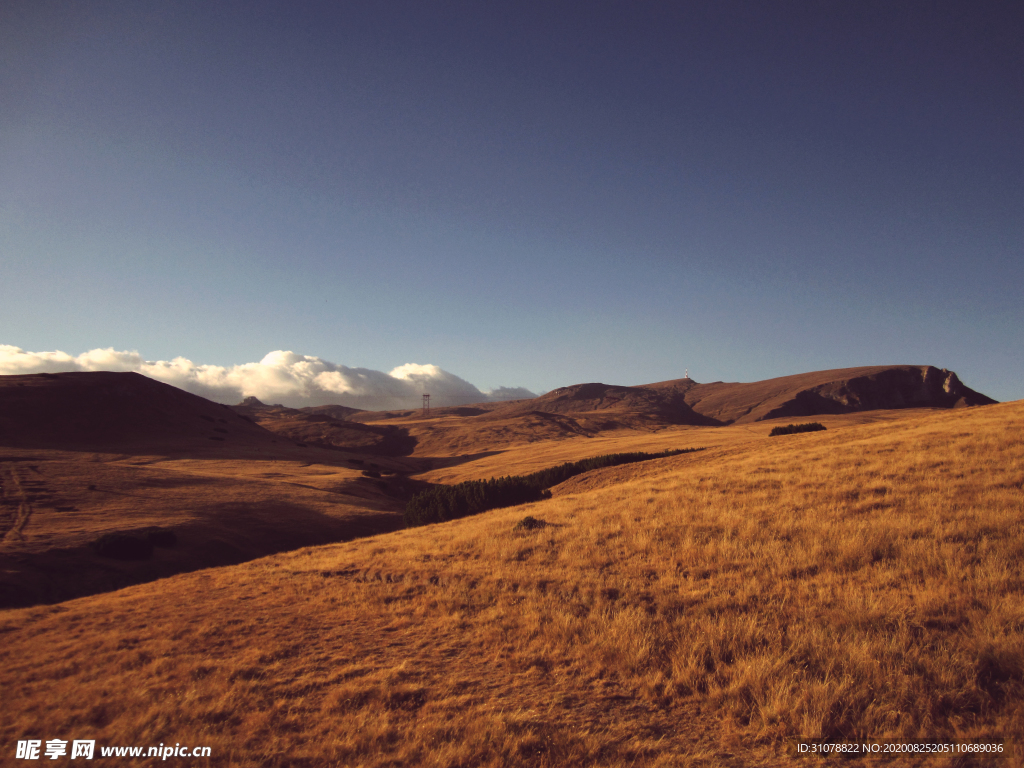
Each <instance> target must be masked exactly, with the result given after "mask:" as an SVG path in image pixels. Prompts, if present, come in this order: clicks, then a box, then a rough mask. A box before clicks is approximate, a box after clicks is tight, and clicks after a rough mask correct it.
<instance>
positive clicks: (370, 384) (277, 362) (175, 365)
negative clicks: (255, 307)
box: [0, 344, 533, 410]
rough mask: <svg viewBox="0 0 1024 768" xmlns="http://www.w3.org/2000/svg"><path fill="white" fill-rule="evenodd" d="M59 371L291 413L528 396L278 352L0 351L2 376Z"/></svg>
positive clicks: (418, 370) (449, 377)
mask: <svg viewBox="0 0 1024 768" xmlns="http://www.w3.org/2000/svg"><path fill="white" fill-rule="evenodd" d="M65 371H136V372H138V373H141V374H143V375H145V376H149V377H150V378H153V379H157V380H158V381H162V382H165V383H167V384H171V385H173V386H175V387H179V388H180V389H184V390H186V391H188V392H192V393H194V394H197V395H201V396H202V397H206V398H209V399H210V400H215V401H217V402H221V403H237V402H240V401H241V400H242V398H245V397H249V396H253V397H257V398H259V399H260V400H262V401H263V402H265V403H282V404H284V405H288V406H291V407H293V408H300V407H303V406H307V405H335V404H336V405H348V406H351V407H353V408H364V409H367V410H382V409H390V408H415V407H418V406H419V405H420V403H421V401H422V395H423V394H424V393H427V394H429V395H430V402H431V404H432V405H434V406H435V407H436V406H445V405H464V404H467V403H480V402H484V401H486V400H492V399H493V400H508V399H513V398H521V397H533V393H532V392H530V391H529V390H526V389H523V388H522V387H515V388H509V387H499V388H498V389H496V390H493V391H491V392H483V391H481V390H479V389H477V388H476V387H474V386H473V385H472V384H470V383H469V382H468V381H466V380H465V379H460V378H459V377H458V376H456V375H454V374H452V373H448V372H447V371H444V370H442V369H440V368H438V367H437V366H436V365H419V364H416V363H406V364H405V365H401V366H399V367H397V368H395V369H394V370H392V371H391V372H390V373H384V372H383V371H374V370H370V369H369V368H349V367H347V366H344V365H337V364H335V363H331V362H328V361H327V360H323V359H321V358H319V357H312V356H309V355H298V354H296V353H294V352H285V351H282V350H278V351H275V352H271V353H270V354H268V355H267V356H266V357H264V358H263V359H262V360H260V361H259V362H258V363H244V364H242V365H233V366H230V367H224V366H220V365H197V364H196V363H193V362H192V361H191V360H189V359H187V358H184V357H176V358H174V359H173V360H170V361H168V360H157V361H147V360H143V359H142V357H141V356H140V355H139V353H138V352H118V351H117V350H115V349H113V348H112V347H111V348H107V349H92V350H89V351H88V352H84V353H82V354H80V355H78V356H77V357H73V356H71V355H69V354H66V353H64V352H60V351H55V352H26V351H24V350H22V349H21V348H19V347H14V346H10V345H4V344H0V375H16V374H27V373H61V372H65Z"/></svg>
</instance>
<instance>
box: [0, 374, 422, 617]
mask: <svg viewBox="0 0 1024 768" xmlns="http://www.w3.org/2000/svg"><path fill="white" fill-rule="evenodd" d="M413 468H414V467H411V466H410V465H409V464H408V463H402V462H394V461H390V460H389V459H387V458H384V457H377V456H374V457H373V458H372V460H371V459H369V458H364V456H363V454H359V453H350V452H349V453H346V452H341V451H325V450H319V449H317V448H310V447H303V446H301V445H296V444H295V443H294V442H293V441H292V440H291V439H288V438H287V437H286V436H282V435H277V434H274V433H273V432H270V431H268V430H266V429H264V428H263V427H261V426H259V425H257V424H255V423H253V422H252V421H251V420H249V419H247V418H244V417H243V415H240V414H238V413H235V412H234V411H232V410H231V409H229V408H227V407H226V406H222V405H218V404H216V403H212V402H210V401H208V400H205V399H203V398H201V397H197V396H195V395H191V394H189V393H187V392H183V391H181V390H179V389H176V388H174V387H171V386H168V385H166V384H161V383H159V382H156V381H153V380H152V379H149V378H146V377H144V376H140V375H138V374H135V373H62V374H52V375H46V374H40V375H33V376H4V377H0V607H8V606H13V605H30V604H33V603H37V602H56V601H60V600H65V599H67V598H69V597H74V596H78V595H85V594H92V593H95V592H99V591H105V590H110V589H116V588H119V587H122V586H125V585H127V584H134V583H139V582H142V581H149V580H152V579H155V578H160V577H163V576H168V575H170V574H173V573H180V572H182V571H187V570H194V569H197V568H206V567H210V566H217V565H224V564H226V563H237V562H241V561H244V560H248V559H251V558H253V557H257V556H262V555H266V554H269V553H271V552H280V551H282V550H287V549H295V548H297V547H301V546H306V545H310V544H321V543H326V542H333V541H341V540H345V539H349V538H352V537H355V536H364V535H368V534H371V533H377V532H380V531H387V530H394V529H395V528H397V527H399V526H400V525H401V511H402V509H403V508H404V504H405V499H406V498H408V496H409V495H410V494H411V493H412V492H413V491H414V490H415V489H416V488H418V487H419V486H418V485H416V483H415V482H414V481H410V480H408V479H407V478H406V477H405V475H407V474H408V472H409V471H410V470H411V469H413ZM365 470H372V471H373V472H375V473H377V475H378V477H377V478H371V477H365V476H364V471H365ZM381 473H384V474H385V477H380V474H381ZM152 529H157V530H158V531H159V532H161V533H160V535H159V536H158V540H162V541H165V542H168V541H169V542H172V543H171V545H169V546H157V547H155V548H154V547H152V546H149V545H148V544H147V542H149V540H150V539H151V538H152V537H153V536H154V533H153V531H152ZM161 536H162V538H161ZM110 537H118V538H119V540H120V541H122V542H124V541H126V540H127V541H128V542H129V550H130V551H121V552H120V554H118V552H117V551H116V548H115V550H110V549H109V548H107V549H104V548H102V547H100V544H101V543H102V541H103V540H109V539H110ZM132 542H134V543H132ZM98 547H99V548H98Z"/></svg>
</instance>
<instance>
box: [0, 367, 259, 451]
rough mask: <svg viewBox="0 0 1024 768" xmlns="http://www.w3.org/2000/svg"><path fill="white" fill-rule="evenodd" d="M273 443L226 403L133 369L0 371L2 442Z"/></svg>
mask: <svg viewBox="0 0 1024 768" xmlns="http://www.w3.org/2000/svg"><path fill="white" fill-rule="evenodd" d="M276 443H277V438H275V436H274V435H272V434H270V433H269V432H267V431H266V430H265V429H263V428H262V427H259V426H257V425H256V424H254V423H252V422H251V421H249V420H247V419H243V418H242V417H241V416H240V415H239V414H237V413H235V412H234V411H232V410H231V409H230V408H228V407H227V406H225V405H219V404H217V403H212V402H210V401H209V400H206V399H205V398H202V397H198V396H196V395H193V394H190V393H188V392H185V391H183V390H180V389H178V388H177V387H172V386H170V385H169V384H163V383H161V382H159V381H154V380H153V379H150V378H148V377H146V376H142V375H141V374H138V373H113V372H94V373H39V374H33V375H29V376H0V445H9V446H21V447H27V448H57V449H62V450H68V449H114V450H118V451H127V450H136V451H144V450H153V451H166V450H182V449H192V450H204V451H210V450H213V451H216V450H220V449H222V448H225V449H228V450H230V449H231V448H232V447H236V446H240V445H245V446H247V447H250V448H257V447H262V448H266V449H270V448H271V447H272V446H274V445H276Z"/></svg>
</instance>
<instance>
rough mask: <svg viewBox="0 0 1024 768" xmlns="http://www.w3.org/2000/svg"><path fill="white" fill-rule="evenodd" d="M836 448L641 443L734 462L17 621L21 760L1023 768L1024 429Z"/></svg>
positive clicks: (923, 427) (655, 472) (1009, 407)
mask: <svg viewBox="0 0 1024 768" xmlns="http://www.w3.org/2000/svg"><path fill="white" fill-rule="evenodd" d="M818 420H821V421H823V422H824V419H818ZM825 423H827V424H828V426H829V430H828V431H826V432H819V433H811V434H803V435H789V436H784V437H777V438H771V439H767V438H765V439H760V437H758V439H752V440H746V441H740V440H736V441H732V442H730V441H725V442H718V443H716V442H714V441H715V440H716V438H714V437H713V436H714V435H715V434H716V431H715V430H707V431H706V432H705V431H704V430H695V429H690V430H689V431H688V432H687V433H686V439H685V441H684V440H682V439H681V437H680V439H679V440H678V441H677V442H676V443H675V444H674V445H668V444H667V443H668V439H667V438H668V437H669V433H657V434H656V435H653V436H651V439H650V440H649V441H648V442H647V443H644V442H643V440H642V439H640V437H636V439H634V438H633V437H630V438H629V441H628V442H624V443H623V445H619V446H617V447H616V448H615V449H614V450H664V449H665V448H666V447H692V446H695V445H703V444H706V445H708V446H709V449H708V450H707V451H704V452H701V453H697V454H688V455H684V456H678V457H672V458H666V459H661V460H657V461H652V462H645V463H643V464H637V465H629V466H628V467H614V468H610V469H607V470H599V471H597V472H595V473H591V474H590V475H586V476H582V477H579V478H573V479H572V480H570V481H568V483H566V484H565V485H564V486H563V487H560V488H556V489H555V494H556V495H555V498H554V499H552V500H549V501H543V502H538V503H536V504H531V505H525V506H522V507H514V508H507V509H501V510H495V511H492V512H488V513H485V514H482V515H480V516H477V517H474V518H467V519H463V520H458V521H454V522H451V523H445V524H441V525H436V526H428V527H425V528H418V529H414V530H408V531H402V532H398V533H393V534H388V535H382V536H377V537H373V538H368V539H362V540H358V541H352V542H348V543H344V544H337V545H330V546H326V547H319V548H310V549H305V550H300V551H298V552H293V553H289V554H283V555H276V556H273V557H269V558H264V559H262V560H257V561H253V562H250V563H247V564H243V565H239V566H232V567H228V568H221V569H213V570H207V571H200V572H197V573H192V574H186V575H180V576H175V577H173V578H169V579H164V580H162V581H158V582H154V583H150V584H146V585H143V586H139V587H133V588H130V589H126V590H122V591H120V592H116V593H111V594H108V595H100V596H96V597H91V598H83V599H81V600H76V601H72V602H68V603H63V604H61V605H57V606H49V607H40V608H32V609H23V610H16V611H7V612H4V613H2V614H0V638H2V641H0V660H2V664H0V690H2V692H3V701H4V704H3V717H2V719H0V725H2V746H0V749H2V750H3V753H2V755H0V759H2V760H3V761H8V760H10V761H11V762H13V760H12V759H11V758H13V755H14V742H15V741H16V740H18V739H26V738H41V739H47V738H61V739H69V740H70V739H93V738H95V739H96V740H97V742H98V743H99V744H125V745H132V744H137V745H151V744H152V745H156V744H158V743H161V742H163V743H175V742H179V743H182V744H190V745H202V746H210V747H212V751H213V757H212V758H210V759H209V760H208V761H207V762H208V764H210V765H225V766H229V765H238V766H292V765H308V766H319V765H325V766H327V765H348V766H367V767H369V766H405V765H429V766H464V767H465V768H469V767H470V766H499V765H531V766H569V765H594V766H621V767H622V768H627V767H628V766H677V765H789V764H792V763H793V762H795V760H796V758H794V757H792V756H790V754H789V753H788V751H787V750H788V749H789V745H790V742H791V740H792V739H795V738H822V737H824V738H851V739H857V740H865V739H870V740H878V741H884V740H901V741H911V740H912V741H918V740H921V741H933V740H936V739H942V740H944V741H950V740H995V739H1004V740H1007V741H1008V742H1017V744H1018V746H1016V747H1015V749H1016V752H1015V755H1016V756H1015V757H1013V758H1011V760H1010V761H1009V762H1008V763H1002V764H1020V763H1021V758H1020V750H1021V747H1020V746H1019V744H1020V742H1021V738H1022V736H1024V595H1022V592H1024V576H1022V572H1021V563H1022V561H1024V490H1022V487H1024V403H1022V402H1017V403H1008V404H1002V405H995V406H986V407H982V408H973V409H965V410H957V411H948V412H928V413H920V412H917V413H911V412H908V413H907V414H906V416H905V417H904V418H898V417H895V416H894V417H893V418H889V419H884V420H878V421H873V422H871V421H864V420H862V421H860V422H857V421H854V420H849V421H848V422H846V423H845V424H843V423H842V420H841V419H838V420H836V421H835V423H833V422H831V421H830V422H825ZM760 426H761V425H757V427H758V428H760ZM769 429H770V425H766V426H764V428H763V431H764V433H765V434H766V433H767V431H768V430H769ZM702 433H704V434H705V435H706V436H707V437H708V440H701V439H700V437H701V434H702ZM719 434H723V433H719ZM612 442H614V441H612ZM610 444H611V443H609V445H610ZM542 445H543V444H541V446H538V447H542ZM524 450H525V449H524ZM564 450H566V449H565V448H564V447H553V448H551V449H550V452H551V454H552V456H554V455H556V454H557V455H561V453H560V452H562V451H564ZM607 452H611V450H603V449H602V450H598V451H594V452H593V454H592V455H597V454H599V453H607ZM542 455H543V454H542ZM523 456H524V457H525V456H526V454H525V453H524V454H523ZM576 458H579V456H577V457H576ZM490 459H494V460H495V461H497V457H490ZM490 459H489V460H490ZM563 460H565V459H559V460H555V461H552V462H551V463H552V464H557V463H560V461H563ZM530 464H531V462H530V461H528V460H526V459H525V458H523V460H522V461H520V462H519V463H518V464H516V463H513V462H510V461H506V463H505V466H522V467H524V471H532V470H533V469H536V468H539V467H532V466H529V465H530ZM485 469H486V468H485ZM459 471H460V472H466V473H468V472H469V471H470V465H468V464H467V465H463V469H460V470H459ZM475 471H478V472H479V471H483V470H481V469H480V467H477V468H476V470H475ZM509 473H511V472H507V471H506V472H500V474H509ZM484 474H487V473H486V472H484ZM461 479H471V478H469V477H453V478H451V479H450V480H449V481H458V480H461ZM527 515H530V516H533V517H535V518H539V519H541V520H543V521H545V522H546V523H547V525H546V526H544V527H542V528H540V529H535V530H520V529H517V528H516V523H517V522H518V521H520V520H522V519H523V518H524V517H525V516H527ZM200 762H202V761H196V763H197V764H199V763H200ZM903 762H904V763H905V764H913V763H914V759H913V758H907V759H905V760H904V761H903ZM181 764H184V763H181ZM800 764H807V765H814V764H822V762H821V761H817V760H816V759H812V758H804V759H803V760H801V761H800ZM920 764H922V765H925V764H926V765H934V766H940V765H953V764H956V765H960V764H968V763H954V762H953V761H951V760H949V759H945V758H932V759H927V760H921V761H920Z"/></svg>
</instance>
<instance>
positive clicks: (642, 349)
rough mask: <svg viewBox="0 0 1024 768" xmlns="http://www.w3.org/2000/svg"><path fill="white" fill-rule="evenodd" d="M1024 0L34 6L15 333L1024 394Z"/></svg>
mask: <svg viewBox="0 0 1024 768" xmlns="http://www.w3.org/2000/svg"><path fill="white" fill-rule="evenodd" d="M1022 40H1024V4H1022V3H1021V2H1019V0H1013V1H1012V2H985V1H984V0H982V1H981V2H972V3H967V2H955V3H954V2H898V3H893V2H888V1H887V2H864V1H863V0H857V2H828V1H825V0H814V1H813V2H810V1H809V2H760V1H758V2H753V1H751V2H743V3H737V2H728V1H723V0H715V2H700V3H697V2H692V3H691V2H625V0H623V1H621V2H593V1H588V2H550V1H549V2H536V3H534V2H477V1H476V0H473V1H472V2H464V3H455V2H430V1H429V0H407V1H402V2H387V1H386V0H374V1H372V2H360V1H357V2H344V3H338V2H322V3H319V2H301V3H295V2H273V3H271V2H222V1H220V0H218V2H173V3H169V2H128V1H125V2H85V3H73V2H62V3H52V2H47V0H24V1H22V0H5V2H3V3H2V4H0V344H12V345H16V346H19V347H22V348H24V349H27V350H35V351H40V350H54V349H61V350H64V351H66V352H69V353H71V354H78V353H80V352H83V351H85V350H88V349H93V348H96V347H111V346H112V347H114V348H116V349H119V350H120V349H135V350H138V351H139V352H140V353H141V354H142V355H143V357H145V358H147V359H170V358H172V357H176V356H179V355H182V356H185V357H188V358H190V359H191V360H193V361H195V362H197V363H209V364H218V365H233V364H238V363H245V362H250V361H257V360H260V359H261V358H262V357H263V356H264V355H265V354H266V353H267V352H269V351H271V350H277V349H284V350H293V351H295V352H298V353H300V354H306V355H317V356H319V357H322V358H324V359H326V360H330V361H333V362H336V363H340V364H344V365H348V366H353V367H364V368H373V369H381V370H385V371H386V370H390V369H391V368H393V367H395V366H398V365H401V364H403V363H409V362H414V363H431V364H435V365H438V366H440V367H441V368H443V369H445V370H448V371H451V372H453V373H455V374H457V375H458V376H461V377H462V378H464V379H467V380H469V381H470V382H472V383H473V384H476V385H477V386H479V387H483V388H490V387H496V386H499V385H506V386H524V387H528V388H530V389H532V390H534V391H541V390H547V389H551V388H554V387H557V386H562V385H567V384H572V383H577V382H582V381H604V382H609V383H616V384H638V383H646V382H652V381H658V380H663V379H670V378H678V377H680V376H682V375H683V370H684V368H689V370H690V373H691V375H692V376H693V377H694V378H695V379H697V380H698V381H713V380H727V381H753V380H758V379H764V378H769V377H773V376H780V375H786V374H790V373H799V372H804V371H810V370H818V369H823V368H834V367H845V366H853V365H868V364H888V363H914V364H932V365H937V366H940V367H946V368H950V369H953V370H956V371H957V372H958V373H959V374H960V375H961V378H963V380H964V381H965V382H966V383H967V384H968V385H969V386H972V387H974V388H975V389H978V390H980V391H982V392H985V393H986V394H989V395H991V396H993V397H995V398H997V399H1000V400H1008V399H1019V398H1024V352H1022V350H1024V344H1022V342H1021V338H1022V336H1024V334H1022V329H1024V300H1022V298H1021V288H1022V286H1024V44H1022V42H1021V41H1022Z"/></svg>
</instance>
